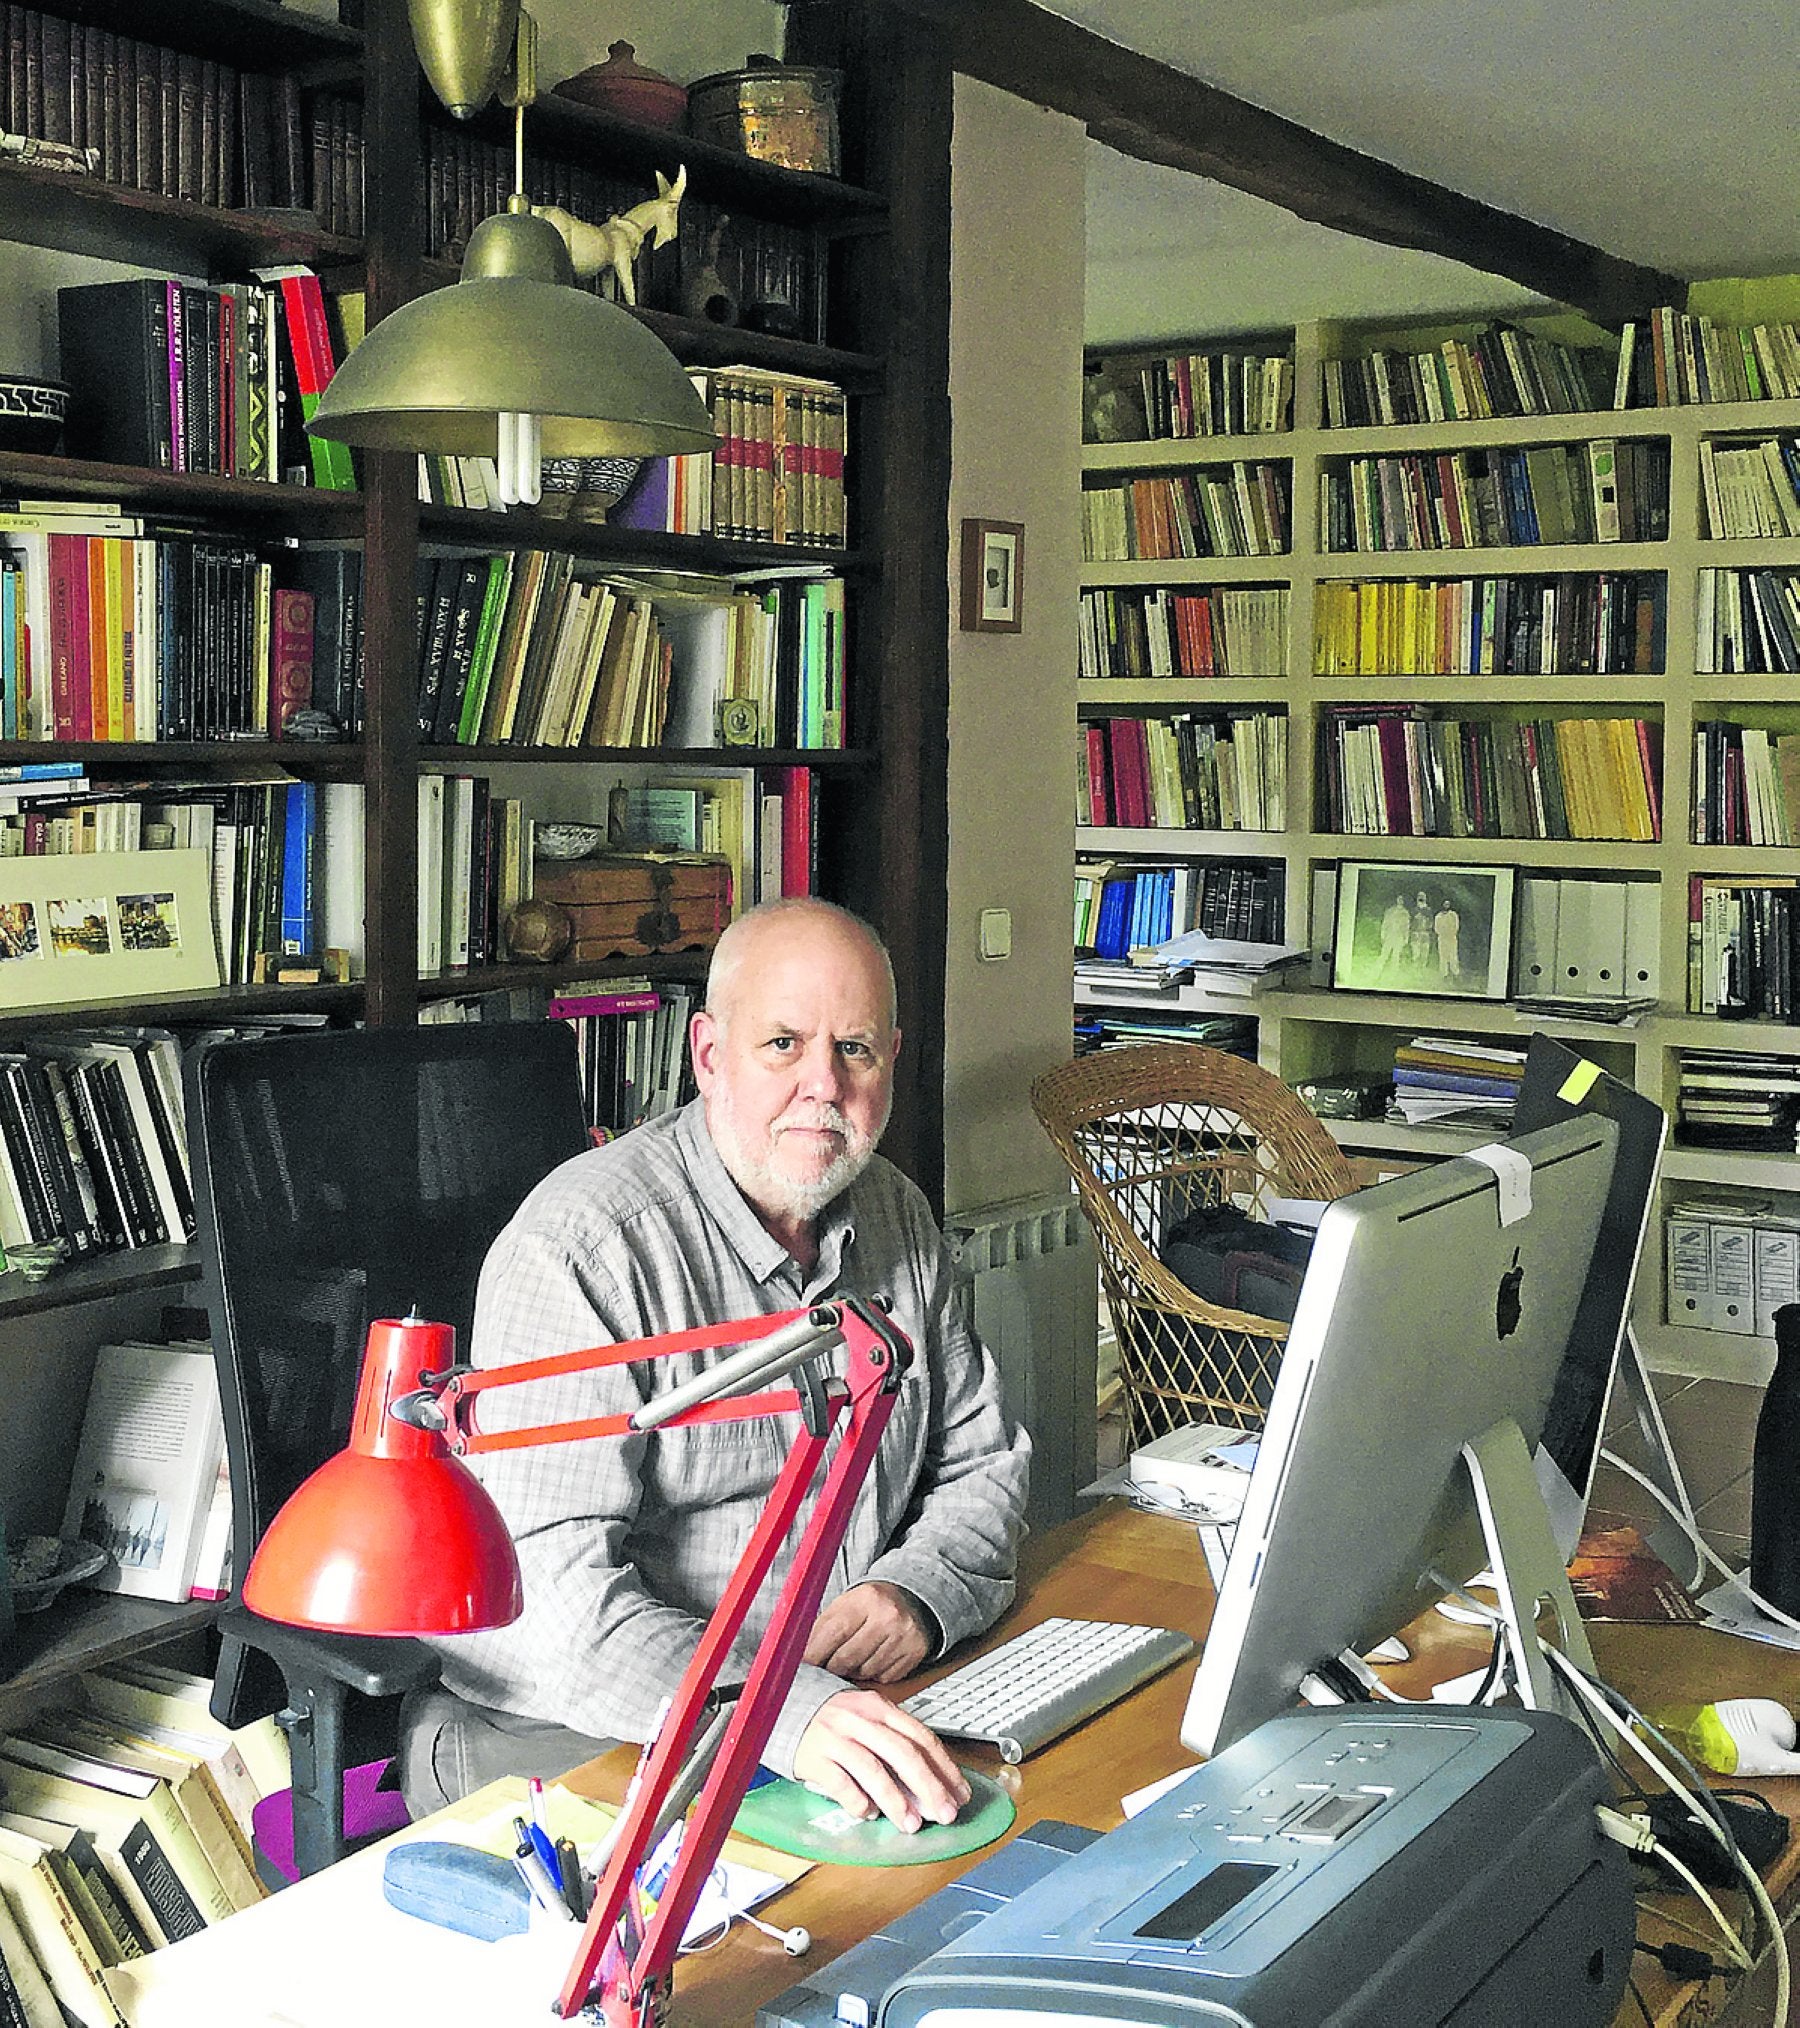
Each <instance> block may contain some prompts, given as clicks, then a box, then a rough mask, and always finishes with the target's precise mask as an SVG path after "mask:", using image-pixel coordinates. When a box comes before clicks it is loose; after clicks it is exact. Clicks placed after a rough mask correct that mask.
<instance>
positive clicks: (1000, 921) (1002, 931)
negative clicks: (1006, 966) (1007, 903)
mask: <svg viewBox="0 0 1800 2028" xmlns="http://www.w3.org/2000/svg"><path fill="white" fill-rule="evenodd" d="M981 955H982V956H983V957H984V958H989V959H994V958H1010V957H1011V956H1012V910H1011V909H1010V908H984V909H983V910H982V911H981Z"/></svg>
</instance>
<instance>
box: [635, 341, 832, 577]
mask: <svg viewBox="0 0 1800 2028" xmlns="http://www.w3.org/2000/svg"><path fill="white" fill-rule="evenodd" d="M692 379H693V382H694V385H695V387H696V388H698V389H699V391H700V395H701V398H702V399H703V400H704V401H705V403H706V405H707V409H708V412H709V413H710V414H711V416H712V422H713V428H714V429H715V430H716V431H717V432H718V434H719V436H720V437H721V438H722V439H723V441H722V442H721V443H720V445H719V447H718V449H717V450H714V451H696V452H692V453H690V454H688V455H687V456H684V457H678V458H650V459H647V460H646V461H645V465H644V469H643V472H642V473H641V474H640V476H639V478H638V480H637V482H636V483H635V484H634V485H633V487H632V489H631V490H630V491H629V492H628V493H627V494H626V495H625V497H624V498H623V499H622V500H621V501H620V502H619V505H618V506H617V507H616V508H615V509H614V510H613V511H612V512H611V513H610V514H609V515H608V516H607V519H608V520H609V521H612V522H615V523H617V524H618V525H619V526H620V527H624V528H644V529H651V530H655V531H657V532H659V533H661V534H665V535H717V536H723V537H726V538H727V539H730V540H734V541H741V542H777V543H796V544H803V545H807V546H810V547H812V548H824V549H842V548H843V547H844V546H845V543H846V541H847V540H848V535H849V515H848V507H847V497H846V494H845V489H844V468H845V456H846V452H847V450H848V448H849V409H848V406H847V404H846V401H845V398H844V391H843V389H842V388H841V387H838V386H836V385H835V384H834V383H832V382H831V381H828V380H814V379H809V378H807V377H806V376H805V375H803V374H798V373H772V372H768V371H765V370H764V369H762V368H760V367H753V366H728V367H720V368H718V369H716V370H715V371H712V372H696V373H694V374H693V375H692Z"/></svg>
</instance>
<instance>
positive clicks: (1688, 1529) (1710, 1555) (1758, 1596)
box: [1600, 1450, 1800, 1634]
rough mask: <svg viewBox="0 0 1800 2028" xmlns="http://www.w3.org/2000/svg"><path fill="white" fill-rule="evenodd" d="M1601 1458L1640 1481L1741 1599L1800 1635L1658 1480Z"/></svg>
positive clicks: (1605, 1455)
mask: <svg viewBox="0 0 1800 2028" xmlns="http://www.w3.org/2000/svg"><path fill="white" fill-rule="evenodd" d="M1600 1456H1601V1458H1602V1459H1603V1460H1604V1461H1605V1462H1606V1463H1607V1464H1609V1465H1612V1466H1613V1467H1614V1468H1615V1469H1616V1470H1618V1471H1621V1472H1623V1473H1624V1474H1625V1476H1626V1477H1627V1478H1628V1479H1634V1480H1636V1482H1637V1483H1638V1484H1639V1485H1640V1486H1642V1487H1643V1489H1644V1491H1645V1492H1646V1493H1648V1494H1649V1495H1650V1496H1651V1498H1652V1499H1653V1500H1655V1501H1656V1503H1657V1505H1658V1506H1659V1507H1661V1508H1662V1510H1663V1512H1664V1513H1665V1514H1667V1515H1668V1516H1669V1518H1670V1520H1672V1521H1673V1522H1674V1523H1675V1525H1676V1527H1678V1528H1679V1529H1680V1530H1681V1532H1682V1534H1683V1535H1685V1536H1686V1537H1687V1539H1688V1541H1689V1542H1690V1543H1691V1544H1692V1546H1693V1549H1694V1553H1695V1555H1696V1556H1697V1557H1699V1558H1701V1559H1703V1560H1704V1562H1705V1563H1710V1564H1711V1565H1712V1567H1713V1568H1714V1569H1715V1570H1716V1571H1717V1572H1718V1573H1719V1575H1720V1576H1721V1577H1723V1578H1724V1580H1725V1582H1726V1583H1727V1584H1728V1585H1730V1587H1731V1588H1732V1590H1733V1591H1735V1592H1736V1593H1737V1594H1738V1596H1739V1597H1740V1598H1744V1599H1748V1600H1749V1602H1750V1604H1751V1605H1753V1606H1754V1607H1755V1608H1756V1610H1757V1611H1758V1612H1759V1613H1761V1614H1762V1616H1763V1618H1764V1619H1768V1620H1773V1621H1774V1622H1775V1624H1776V1625H1777V1626H1781V1627H1786V1628H1787V1629H1788V1630H1789V1631H1790V1632H1791V1633H1796V1634H1800V1619H1796V1618H1794V1616H1793V1615H1792V1614H1791V1613H1785V1612H1783V1611H1782V1609H1781V1608H1780V1606H1778V1605H1776V1604H1774V1603H1773V1601H1771V1600H1769V1599H1766V1598H1764V1597H1763V1595H1762V1593H1761V1592H1759V1591H1757V1590H1756V1589H1755V1587H1754V1586H1753V1585H1751V1583H1750V1582H1749V1580H1748V1579H1747V1578H1746V1577H1744V1575H1743V1574H1742V1573H1741V1572H1740V1571H1736V1570H1733V1569H1732V1567H1731V1565H1730V1564H1729V1563H1727V1562H1726V1561H1725V1559H1724V1557H1722V1556H1721V1555H1720V1554H1719V1552H1718V1551H1717V1550H1716V1549H1714V1547H1713V1546H1712V1544H1711V1543H1710V1542H1708V1541H1707V1539H1706V1537H1705V1536H1704V1535H1702V1534H1701V1533H1700V1527H1699V1523H1698V1522H1697V1521H1696V1520H1695V1518H1694V1517H1693V1516H1692V1515H1691V1514H1684V1513H1683V1512H1682V1510H1681V1509H1680V1508H1679V1507H1677V1506H1676V1504H1675V1502H1674V1501H1673V1500H1671V1499H1670V1498H1669V1496H1668V1494H1667V1493H1665V1492H1664V1491H1663V1489H1662V1488H1661V1487H1660V1486H1659V1485H1658V1484H1657V1483H1656V1481H1655V1480H1654V1479H1652V1478H1650V1477H1649V1476H1648V1474H1646V1473H1644V1472H1641V1471H1639V1469H1638V1468H1637V1466H1636V1465H1634V1464H1632V1463H1631V1462H1630V1461H1629V1460H1628V1459H1625V1458H1622V1457H1620V1456H1619V1455H1618V1454H1617V1452H1615V1451H1609V1450H1602V1451H1601V1453H1600ZM1701 1573H1702V1566H1701V1565H1700V1564H1696V1566H1695V1579H1694V1581H1695V1582H1696V1583H1698V1582H1699V1578H1700V1575H1701Z"/></svg>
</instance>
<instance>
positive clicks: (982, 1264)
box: [944, 1191, 1099, 1528]
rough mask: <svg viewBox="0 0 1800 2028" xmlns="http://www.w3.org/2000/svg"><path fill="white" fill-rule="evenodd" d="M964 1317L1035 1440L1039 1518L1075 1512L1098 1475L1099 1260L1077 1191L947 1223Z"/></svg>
mask: <svg viewBox="0 0 1800 2028" xmlns="http://www.w3.org/2000/svg"><path fill="white" fill-rule="evenodd" d="M944 1236H945V1238H946V1239H947V1240H948V1241H949V1243H950V1251H951V1256H952V1258H953V1259H954V1261H955V1263H956V1275H957V1293H958V1299H959V1301H960V1303H961V1306H962V1312H963V1315H964V1317H965V1318H966V1319H967V1320H968V1322H969V1323H970V1324H971V1325H972V1326H973V1328H974V1329H975V1331H976V1332H977V1333H978V1335H979V1336H980V1338H981V1340H982V1342H983V1343H984V1344H985V1345H986V1346H987V1348H988V1350H989V1351H990V1352H991V1353H992V1354H993V1355H994V1358H995V1360H996V1361H997V1362H998V1364H999V1367H1000V1375H1001V1381H1002V1384H1003V1386H1004V1388H1005V1393H1006V1405H1007V1407H1008V1409H1009V1410H1010V1411H1011V1412H1012V1414H1013V1415H1014V1416H1016V1417H1017V1419H1018V1420H1019V1421H1020V1422H1022V1423H1023V1424H1024V1425H1025V1427H1026V1429H1028V1430H1029V1431H1030V1432H1031V1440H1032V1445H1033V1456H1032V1467H1031V1504H1030V1507H1029V1508H1028V1509H1027V1518H1028V1519H1029V1521H1030V1523H1031V1525H1032V1527H1034V1528H1048V1527H1052V1526H1054V1525H1055V1524H1056V1523H1057V1522H1058V1521H1066V1520H1068V1519H1069V1517H1070V1516H1071V1515H1072V1514H1074V1513H1075V1512H1076V1511H1077V1503H1076V1499H1075V1495H1076V1493H1077V1492H1078V1491H1079V1489H1080V1488H1081V1487H1083V1486H1085V1485H1087V1484H1088V1483H1089V1482H1090V1481H1091V1480H1092V1479H1093V1476H1094V1387H1095V1376H1094V1337H1095V1318H1096V1312H1097V1309H1098V1302H1099V1268H1098V1265H1097V1262H1096V1259H1095V1255H1094V1247H1093V1241H1092V1240H1091V1239H1090V1237H1089V1236H1088V1229H1087V1224H1086V1221H1085V1220H1084V1219H1083V1218H1082V1216H1081V1212H1080V1209H1079V1207H1078V1206H1077V1204H1076V1201H1075V1198H1074V1197H1073V1195H1069V1196H1065V1195H1063V1194H1062V1193H1061V1192H1060V1191H1059V1192H1057V1193H1056V1194H1055V1195H1054V1196H1048V1197H1040V1198H1034V1199H1031V1200H1028V1201H1025V1202H1019V1203H1012V1204H1002V1205H996V1206H994V1207H992V1208H991V1209H988V1210H982V1211H974V1212H965V1213H961V1214H959V1215H958V1216H956V1217H954V1218H952V1219H951V1220H950V1221H949V1222H948V1224H947V1225H946V1227H945V1235H944Z"/></svg>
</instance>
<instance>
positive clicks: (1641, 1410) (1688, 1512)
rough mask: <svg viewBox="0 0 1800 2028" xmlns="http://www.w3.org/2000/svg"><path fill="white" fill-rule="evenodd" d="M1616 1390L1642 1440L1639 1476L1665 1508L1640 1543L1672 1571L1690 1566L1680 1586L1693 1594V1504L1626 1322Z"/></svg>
mask: <svg viewBox="0 0 1800 2028" xmlns="http://www.w3.org/2000/svg"><path fill="white" fill-rule="evenodd" d="M1618 1385H1619V1386H1621V1387H1622V1388H1623V1389H1624V1390H1625V1399H1626V1401H1627V1403H1628V1404H1629V1405H1630V1408H1631V1413H1632V1417H1633V1419H1634V1420H1635V1421H1636V1423H1637V1427H1638V1435H1639V1436H1640V1437H1641V1438H1642V1439H1643V1443H1644V1467H1643V1469H1644V1476H1645V1478H1647V1479H1649V1480H1651V1481H1652V1482H1653V1483H1654V1484H1655V1486H1656V1488H1657V1490H1658V1492H1659V1493H1660V1494H1661V1495H1662V1497H1663V1499H1664V1500H1665V1501H1667V1503H1668V1506H1667V1508H1665V1510H1664V1512H1663V1514H1662V1517H1661V1518H1660V1519H1659V1520H1658V1521H1657V1522H1656V1524H1655V1525H1654V1526H1653V1527H1646V1528H1645V1530H1644V1539H1645V1541H1646V1542H1647V1543H1648V1544H1649V1546H1650V1547H1651V1548H1652V1549H1653V1550H1655V1552H1656V1554H1657V1555H1658V1556H1660V1557H1661V1558H1662V1560H1663V1561H1664V1562H1665V1563H1666V1564H1667V1565H1668V1566H1669V1568H1670V1569H1671V1570H1674V1571H1680V1570H1681V1569H1682V1567H1683V1566H1684V1565H1686V1564H1690V1563H1691V1564H1692V1566H1693V1573H1694V1574H1693V1576H1692V1577H1690V1578H1687V1579H1685V1580H1684V1582H1685V1583H1686V1584H1688V1585H1689V1586H1690V1587H1692V1588H1693V1589H1694V1590H1696V1591H1698V1590H1699V1588H1700V1587H1701V1586H1702V1585H1704V1584H1705V1582H1706V1559H1705V1558H1704V1557H1703V1556H1702V1555H1701V1554H1700V1552H1699V1550H1698V1549H1696V1548H1695V1546H1694V1544H1693V1542H1692V1540H1691V1539H1690V1538H1689V1536H1688V1534H1687V1528H1692V1529H1694V1531H1695V1533H1696V1534H1697V1533H1698V1532H1699V1529H1698V1524H1697V1523H1696V1521H1695V1519H1694V1502H1693V1499H1692V1497H1691V1495H1690V1494H1689V1492H1688V1489H1687V1482H1686V1480H1684V1479H1683V1478H1682V1476H1681V1465H1680V1462H1679V1461H1678V1460H1677V1458H1676V1456H1675V1446H1674V1445H1673V1444H1672V1443H1670V1441H1669V1430H1668V1425H1667V1424H1666V1423H1665V1422H1664V1421H1663V1412H1662V1405H1661V1403H1660V1402H1658V1400H1657V1398H1656V1391H1655V1389H1654V1388H1652V1386H1651V1385H1650V1374H1649V1370H1648V1368H1647V1367H1646V1366H1645V1365H1644V1355H1643V1353H1642V1352H1640V1351H1639V1350H1638V1342H1637V1335H1636V1333H1635V1332H1634V1331H1633V1330H1632V1328H1631V1324H1630V1322H1629V1321H1627V1323H1626V1325H1625V1338H1624V1343H1623V1344H1622V1345H1621V1346H1620V1348H1619V1372H1618ZM1671 1510H1672V1513H1673V1514H1679V1515H1680V1516H1681V1517H1682V1521H1683V1522H1685V1523H1686V1527H1683V1526H1682V1525H1681V1522H1677V1521H1676V1520H1674V1519H1673V1518H1672V1514H1671Z"/></svg>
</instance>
